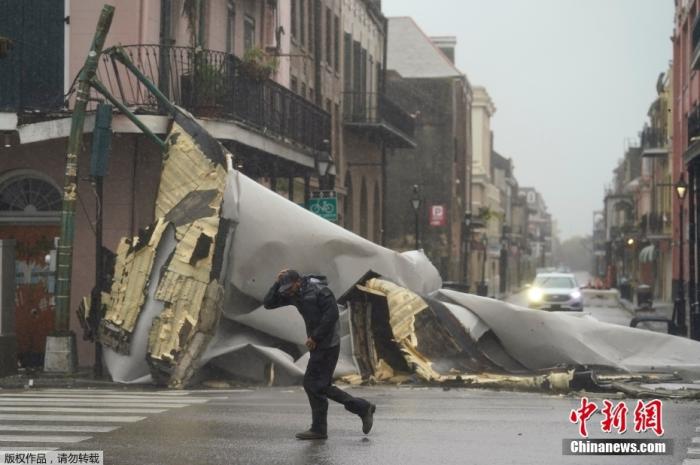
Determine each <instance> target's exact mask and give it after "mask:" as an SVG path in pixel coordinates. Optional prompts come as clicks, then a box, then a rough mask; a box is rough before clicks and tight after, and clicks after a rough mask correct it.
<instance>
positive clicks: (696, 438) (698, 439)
mask: <svg viewBox="0 0 700 465" xmlns="http://www.w3.org/2000/svg"><path fill="white" fill-rule="evenodd" d="M690 442H692V443H693V444H700V438H698V437H694V438H692V439H691V440H690Z"/></svg>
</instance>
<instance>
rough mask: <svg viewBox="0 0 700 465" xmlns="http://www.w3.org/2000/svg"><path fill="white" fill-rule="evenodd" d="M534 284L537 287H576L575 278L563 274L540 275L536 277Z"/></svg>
mask: <svg viewBox="0 0 700 465" xmlns="http://www.w3.org/2000/svg"><path fill="white" fill-rule="evenodd" d="M534 285H535V286H536V287H544V288H557V289H571V288H574V287H576V284H575V283H574V280H573V279H571V278H566V277H563V276H548V277H544V276H539V277H537V278H535V283H534Z"/></svg>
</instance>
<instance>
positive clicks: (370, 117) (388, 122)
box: [343, 92, 416, 148]
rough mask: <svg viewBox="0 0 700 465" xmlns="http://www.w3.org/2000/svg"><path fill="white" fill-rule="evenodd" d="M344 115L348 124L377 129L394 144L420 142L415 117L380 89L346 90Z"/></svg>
mask: <svg viewBox="0 0 700 465" xmlns="http://www.w3.org/2000/svg"><path fill="white" fill-rule="evenodd" d="M343 118H344V122H345V126H346V127H349V128H351V129H356V130H362V131H370V132H372V133H375V134H377V135H379V136H380V137H382V139H383V140H384V141H385V142H386V143H387V144H388V146H390V147H394V148H414V147H415V146H416V143H415V142H414V140H413V133H414V130H415V122H414V120H413V117H412V116H411V115H409V114H408V113H406V112H405V111H404V110H403V109H401V108H400V107H399V106H397V105H396V104H394V103H393V102H391V101H390V100H389V99H388V98H386V97H385V96H384V95H382V94H379V93H377V92H345V93H343Z"/></svg>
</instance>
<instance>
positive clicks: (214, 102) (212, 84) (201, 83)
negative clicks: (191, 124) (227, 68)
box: [181, 51, 226, 117]
mask: <svg viewBox="0 0 700 465" xmlns="http://www.w3.org/2000/svg"><path fill="white" fill-rule="evenodd" d="M225 84H226V80H225V73H224V68H223V64H219V63H211V62H209V61H207V60H206V55H205V52H203V51H199V52H196V53H195V56H194V60H193V66H192V69H191V70H190V72H188V73H186V74H184V75H182V77H181V87H182V88H181V90H182V100H183V105H184V106H185V107H186V108H189V109H191V110H192V112H193V113H194V114H195V115H197V116H208V117H215V116H218V115H220V114H221V113H222V111H223V108H224V107H223V103H222V102H223V100H224V97H225V93H226V90H225V89H226V86H225Z"/></svg>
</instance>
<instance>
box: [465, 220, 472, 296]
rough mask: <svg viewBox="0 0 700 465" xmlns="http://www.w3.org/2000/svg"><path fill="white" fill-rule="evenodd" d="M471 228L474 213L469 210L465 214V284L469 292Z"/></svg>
mask: <svg viewBox="0 0 700 465" xmlns="http://www.w3.org/2000/svg"><path fill="white" fill-rule="evenodd" d="M471 227H472V212H471V210H467V211H465V212H464V283H465V284H466V285H467V292H469V259H470V255H471V254H470V245H471V237H472V235H471Z"/></svg>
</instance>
